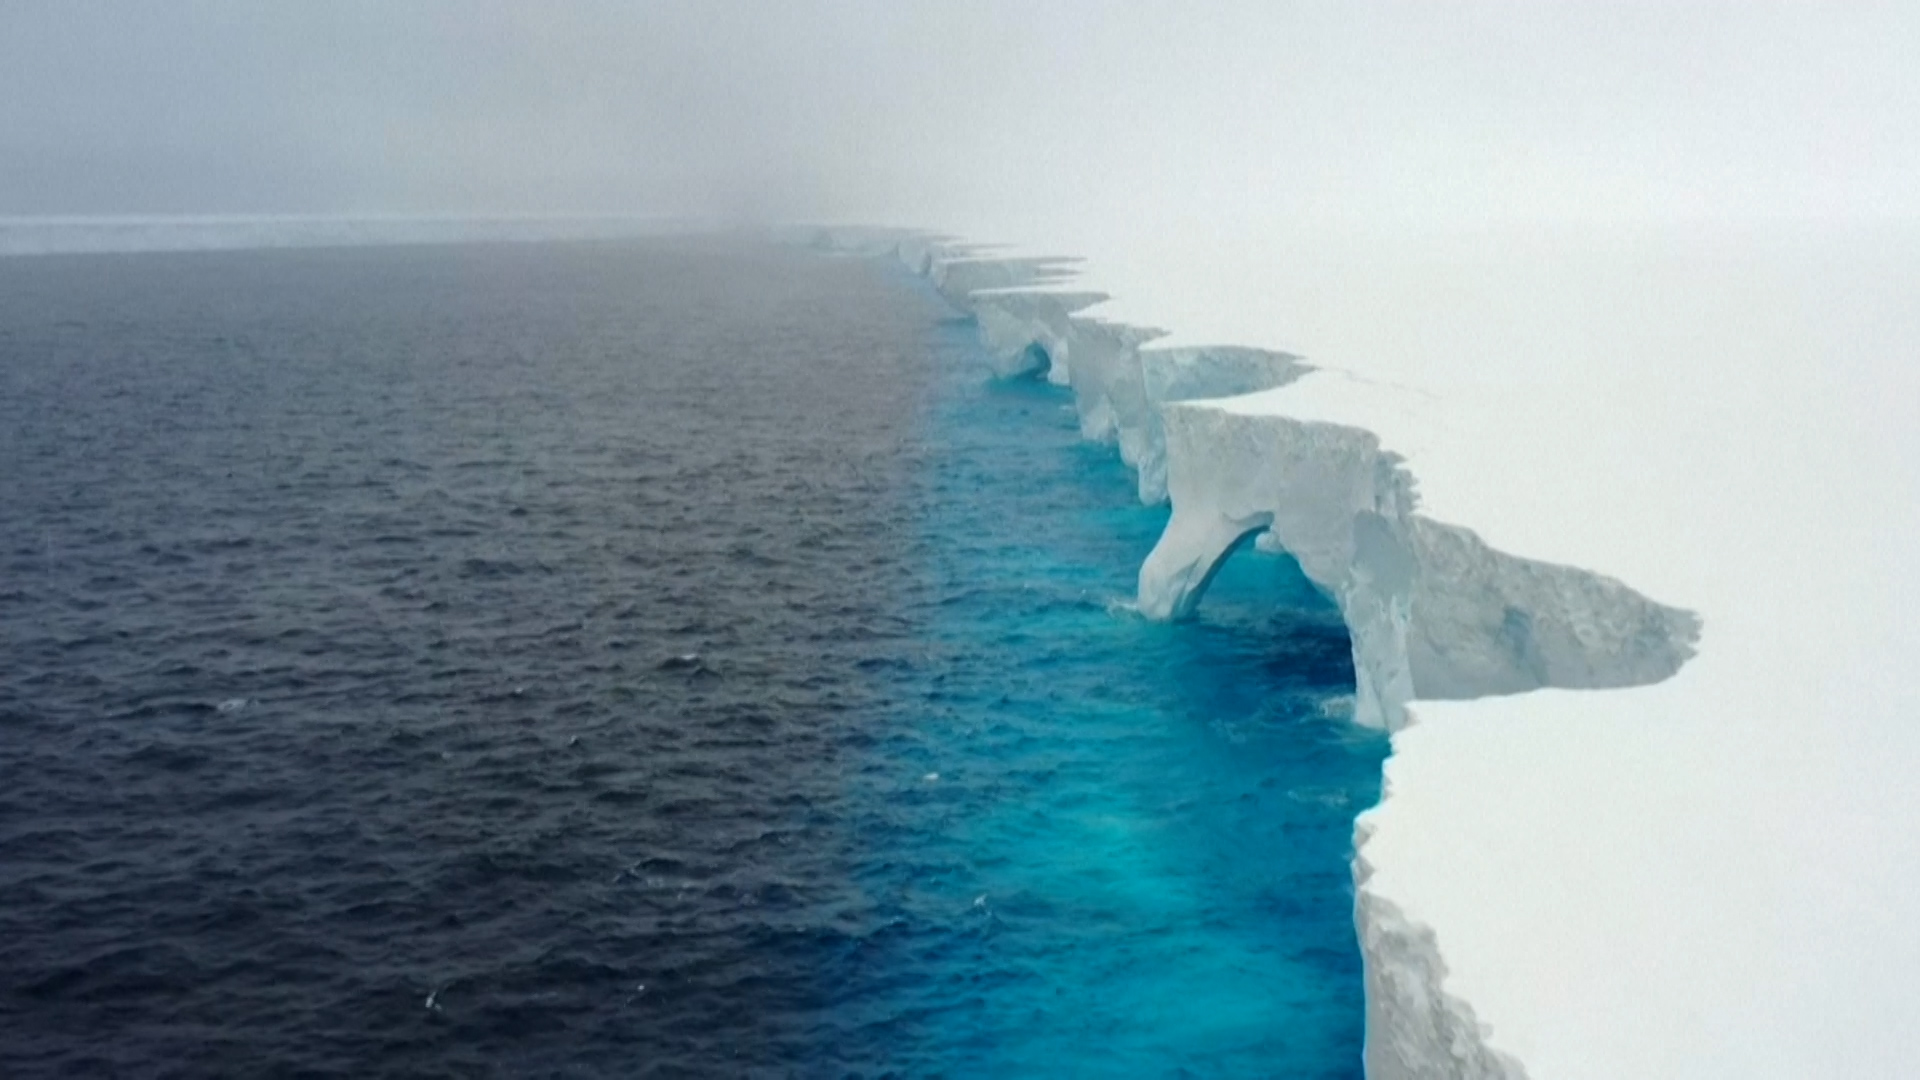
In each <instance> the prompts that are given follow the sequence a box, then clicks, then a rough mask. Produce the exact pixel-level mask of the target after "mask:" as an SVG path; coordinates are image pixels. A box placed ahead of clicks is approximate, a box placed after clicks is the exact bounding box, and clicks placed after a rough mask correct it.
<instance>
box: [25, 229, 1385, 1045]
mask: <svg viewBox="0 0 1920 1080" xmlns="http://www.w3.org/2000/svg"><path fill="white" fill-rule="evenodd" d="M944 318H946V316H945V315H944V313H943V311H942V310H941V309H940V308H939V307H938V306H937V303H936V302H935V301H934V300H933V299H932V298H931V297H929V296H927V295H926V294H924V293H923V292H921V291H920V287H919V286H918V285H917V284H914V283H912V282H910V281H908V280H907V279H905V278H904V277H902V276H900V275H898V274H897V273H889V272H887V271H885V270H883V269H881V268H878V267H876V266H875V265H873V264H869V263H865V262H860V261H856V260H833V259H822V258H818V257H815V256H811V255H807V254H803V253H800V252H795V251H785V250H779V249H774V248H767V247H763V246H757V245H745V244H739V243H732V242H721V241H707V240H658V241H648V242H644V243H600V244H533V245H506V246H489V245H470V246H460V247H419V248H405V249H336V250H314V251H282V252H231V253H205V254H193V255H148V256H87V257H71V258H69V257H46V258H39V259H31V260H0V355H4V357H5V362H4V363H0V455H3V456H4V457H5V459H6V460H7V461H9V462H12V463H15V464H16V466H17V467H15V468H13V469H10V470H8V471H7V472H6V473H5V474H4V475H0V505H5V506H6V507H7V508H8V512H7V514H6V515H5V516H4V518H0V568H3V570H4V575H3V576H0V584H3V587H0V652H3V653H4V655H5V656H7V657H8V663H7V664H6V666H5V669H4V671H0V1021H3V1022H0V1057H3V1058H4V1059H5V1060H6V1061H7V1063H8V1064H7V1071H8V1072H9V1074H10V1075H23V1076H32V1075H48V1076H51V1075H72V1074H74V1073H76V1072H78V1073H85V1072H94V1073H100V1072H114V1071H118V1072H123V1073H131V1074H146V1073H151V1072H158V1071H164V1070H166V1069H169V1068H174V1069H181V1070H184V1071H187V1072H192V1073H200V1074H206V1073H222V1072H226V1073H250V1074H260V1073H271V1072H290V1071H302V1072H308V1073H311V1074H314V1075H341V1076H369V1075H407V1076H421V1075H475V1074H481V1075H491V1074H499V1075H521V1074H527V1073H541V1074H558V1075H581V1076H587V1075H620V1076H633V1075H642V1076H682V1075H741V1074H746V1075H822V1076H828V1075H846V1074H863V1075H876V1074H879V1073H882V1072H886V1071H889V1070H893V1071H902V1072H906V1073H910V1074H915V1075H927V1074H940V1073H945V1074H950V1075H962V1074H980V1072H981V1071H982V1070H987V1071H990V1072H997V1073H1000V1074H1032V1073H1034V1072H1036V1071H1038V1072H1049V1071H1052V1072H1057V1071H1062V1070H1065V1071H1079V1072H1082V1073H1103V1072H1104V1073H1109V1074H1116V1075H1118V1074H1125V1075H1141V1074H1150V1075H1151V1074H1161V1073H1166V1072H1174V1071H1178V1070H1182V1069H1184V1070H1187V1071H1189V1072H1191V1073H1193V1074H1195V1075H1274V1074H1280V1075H1290V1076H1321V1075H1325V1076H1352V1075H1357V1073H1358V1068H1359V1066H1358V1061H1359V1038H1360V1024H1361V990H1360V983H1359V961H1358V956H1357V953H1356V952H1355V949H1354V945H1353V941H1352V928H1351V924H1350V904H1351V896H1350V892H1349V884H1348V880H1347V874H1348V871H1347V865H1346V860H1347V846H1348V844H1349V842H1350V831H1351V821H1352V816H1353V814H1354V813H1355V812H1356V811H1357V810H1359V809H1361V808H1363V807H1364V806H1365V805H1368V804H1369V803H1370V802H1371V801H1372V800H1373V799H1374V798H1376V797H1377V794H1378V783H1379V781H1378V762H1379V759H1380V757H1381V755H1382V753H1383V752H1384V745H1383V744H1382V743H1381V741H1380V740H1378V739H1377V738H1374V737H1371V736H1368V735H1365V734H1362V733H1358V732H1356V731H1355V730H1354V729H1353V728H1351V726H1350V725H1348V724H1347V723H1346V722H1345V720H1344V719H1343V716H1342V711H1343V709H1344V707H1345V705H1346V702H1347V697H1346V695H1348V694H1349V693H1350V692H1351V673H1350V671H1349V669H1348V666H1347V665H1348V662H1347V644H1346V640H1345V637H1344V633H1343V632H1342V631H1341V629H1340V626H1339V622H1338V619H1337V617H1336V616H1335V615H1334V614H1333V613H1332V612H1331V611H1330V610H1328V609H1327V608H1326V606H1325V605H1324V603H1322V602H1321V601H1320V600H1319V599H1318V598H1317V597H1316V596H1315V595H1314V594H1313V593H1312V591H1311V589H1310V588H1308V587H1307V586H1306V584H1305V582H1304V581H1302V580H1301V579H1300V578H1299V576H1298V573H1297V571H1296V570H1294V569H1292V568H1291V565H1290V564H1289V563H1287V562H1285V561H1284V560H1277V559H1267V558H1264V557H1259V556H1257V555H1253V554H1249V555H1247V556H1243V557H1241V558H1239V559H1236V561H1235V563H1234V564H1232V565H1231V566H1230V567H1229V568H1228V571H1227V572H1226V573H1225V574H1223V576H1222V578H1221V580H1220V581H1219V582H1217V583H1216V585H1215V587H1214V589H1213V592H1212V593H1211V594H1210V596H1209V600H1208V604H1207V607H1206V609H1205V612H1206V613H1205V615H1204V616H1203V618H1202V619H1201V620H1200V621H1199V622H1198V623H1195V624H1190V625H1185V626H1172V627H1170V626H1161V625H1154V624H1150V623H1146V622H1144V621H1141V620H1139V619H1137V618H1134V617H1133V616H1131V615H1130V614H1128V613H1127V612H1126V610H1125V609H1124V604H1123V603H1122V601H1124V599H1125V598H1126V596H1127V595H1128V594H1129V592H1130V591H1131V581H1132V574H1133V571H1134V568H1135V567H1136V566H1137V563H1138V559H1139V557H1140V556H1141V555H1142V554H1143V553H1144V552H1145V550H1146V549H1147V547H1148V546H1150V544H1151V541H1152V537H1153V536H1154V534H1155V533H1156V532H1157V530H1158V528H1159V525H1160V523H1161V520H1162V516H1163V514H1164V511H1159V510H1153V509H1148V508H1142V507H1140V506H1138V505H1136V504H1134V503H1133V501H1132V497H1131V494H1130V492H1131V485H1130V483H1129V482H1128V480H1127V478H1126V476H1125V473H1124V470H1123V469H1122V468H1121V467H1120V466H1119V465H1118V464H1117V462H1115V461H1114V460H1113V459H1112V455H1111V454H1110V453H1109V452H1108V451H1106V450H1104V449H1102V448H1098V447H1088V446H1084V445H1081V444H1079V443H1078V441H1077V436H1076V435H1075V426H1074V424H1073V421H1072V417H1071V415H1070V413H1068V412H1067V411H1065V409H1066V404H1067V403H1066V401H1065V399H1064V398H1063V397H1061V396H1060V395H1059V393H1058V392H1056V391H1053V390H1051V389H1048V388H1045V387H1040V386H1037V385H1031V384H1016V385H1004V384H995V383H991V382H989V381H988V380H987V378H986V375H985V365H984V363H983V361H982V358H981V357H980V356H979V354H978V352H977V351H976V349H975V347H974V345H973V344H972V339H971V328H970V327H967V326H965V325H962V324H955V323H952V322H943V321H942V320H943V319H944Z"/></svg>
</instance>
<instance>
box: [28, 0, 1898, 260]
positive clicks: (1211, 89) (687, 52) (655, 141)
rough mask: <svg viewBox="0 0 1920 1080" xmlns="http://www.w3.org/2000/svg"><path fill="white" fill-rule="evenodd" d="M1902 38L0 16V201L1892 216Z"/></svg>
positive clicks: (826, 11) (1719, 15) (1061, 23)
mask: <svg viewBox="0 0 1920 1080" xmlns="http://www.w3.org/2000/svg"><path fill="white" fill-rule="evenodd" d="M1917 13H1920V5H1913V4H1904V5H1889V6H1884V7H1878V8H1874V7H1870V6H1868V5H1862V4H1847V5H1844V6H1843V5H1837V4H1836V5H1816V4H1801V5H1790V6H1772V5H1759V4H1750V3H1729V4H1653V3H1648V4H1623V3H1589V4H1531V3H1517V2H1516V3H1511V4H1501V3H1462V4H1446V5H1435V4H1430V3H1371V4H1369V3H1361V4H1346V3H1315V4H1298V5H1288V6H1284V7H1283V6H1282V5H1279V4H1274V3H1269V2H1265V0H1252V2H1239V3H1215V4H1205V5H1188V4H1175V3H1130V4H1127V5H1125V6H1124V7H1123V6H1122V5H1119V4H1096V3H1092V2H1088V3H1062V2H1045V0H1039V2H1036V0H1026V2H1003V0H986V2H977V0H967V2H950V3H932V2H911V0H895V2H880V0H874V2H865V0H849V2H839V3H820V2H812V3H776V2H772V0H768V2H765V3H753V2H744V0H725V2H713V0H700V2H697V3H665V2H654V3H648V2H640V3H569V4H546V3H542V4H531V3H514V4H509V3H500V2H492V0H484V2H476V0H457V2H452V0H449V2H440V0H421V2H412V3H392V2H337V0H336V2H329V3H326V4H318V3H316V4H304V5H294V4H271V5H269V4H261V3H257V2H253V0H236V2H177V3H168V4H164V5H162V4H135V3H119V2H97V0H78V2H76V0H0V214H125V213H323V214H331V213H348V214H359V213H403V214H412V213H433V214H489V213H553V212H566V213H605V212H621V213H628V212H631V213H649V214H672V215H703V216H712V215H718V216H722V217H726V218H737V219H742V220H770V219H793V218H807V219H842V220H844V219H865V220H874V221H889V222H896V223H917V224H941V223H949V222H971V221H991V220H1000V219H1004V218H1009V217H1020V218H1029V217H1034V216H1039V217H1045V216H1046V215H1049V214H1054V213H1061V212H1065V211H1066V210H1067V209H1068V208H1072V209H1073V210H1074V212H1076V213H1081V214H1087V213H1091V214H1097V215H1124V216H1128V217H1140V216H1147V217H1169V216H1172V217H1178V216H1180V215H1196V216H1204V217H1209V218H1214V219H1220V220H1231V219H1234V218H1238V217H1243V216H1244V217H1247V218H1260V219H1269V220H1273V219H1278V220H1285V221H1289V222H1305V223H1318V222H1328V223H1340V222H1355V221H1365V222H1372V223H1380V222H1386V223H1395V222H1419V223H1441V224H1467V225H1472V224H1475V223H1479V222H1498V221H1532V220H1556V219H1568V220H1580V221H1594V220H1599V221H1611V220H1639V219H1648V220H1686V219H1703V218H1704V219H1728V218H1736V219H1737V218H1756V217H1758V218H1819V219H1834V218H1850V219H1879V218H1889V217H1902V218H1912V217H1916V216H1920V139H1916V138H1914V133H1915V132H1916V131H1920V74H1917V73H1916V65H1915V64H1914V63H1913V58H1914V57H1915V56H1920V14H1917Z"/></svg>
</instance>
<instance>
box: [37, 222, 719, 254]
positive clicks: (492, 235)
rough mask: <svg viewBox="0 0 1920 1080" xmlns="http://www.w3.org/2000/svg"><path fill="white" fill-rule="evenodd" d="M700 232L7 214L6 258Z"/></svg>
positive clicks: (583, 225) (664, 226) (656, 225)
mask: <svg viewBox="0 0 1920 1080" xmlns="http://www.w3.org/2000/svg"><path fill="white" fill-rule="evenodd" d="M698 227H699V225H698V224H697V223H693V224H689V223H687V222H684V221H680V220H677V219H666V218H653V217H635V216H620V215H538V216H533V215H529V216H497V215H496V216H485V217H455V216H434V217H424V216H422V217H414V216H403V215H364V216H336V215H284V214H281V215H267V214H260V215H247V214H226V215H200V216H128V215H122V216H112V217H7V216H4V215H0V256H7V255H16V256H17V255H81V254H106V253H121V252H125V253H136V252H160V251H233V250H242V249H253V248H302V247H350V246H366V245H397V244H450V243H474V242H496V243H505V242H524V241H536V240H591V239H606V238H614V237H622V236H640V235H653V234H658V233H662V232H672V231H684V230H687V229H689V228H698Z"/></svg>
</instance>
